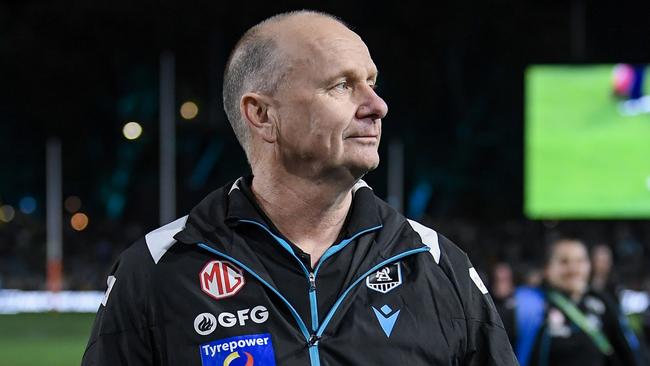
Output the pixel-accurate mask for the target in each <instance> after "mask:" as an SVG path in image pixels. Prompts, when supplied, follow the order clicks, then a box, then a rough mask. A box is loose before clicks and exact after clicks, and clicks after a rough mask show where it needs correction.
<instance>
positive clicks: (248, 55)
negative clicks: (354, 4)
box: [223, 10, 349, 162]
mask: <svg viewBox="0 0 650 366" xmlns="http://www.w3.org/2000/svg"><path fill="white" fill-rule="evenodd" d="M295 15H317V16H322V17H326V18H329V19H332V20H335V21H337V22H339V23H340V24H342V25H343V26H345V27H348V26H347V24H345V23H344V22H343V21H341V20H340V19H339V18H337V17H335V16H334V15H331V14H327V13H322V12H318V11H313V10H297V11H291V12H286V13H281V14H277V15H274V16H272V17H270V18H268V19H266V20H264V21H262V22H260V23H258V24H256V25H255V26H253V27H252V28H250V29H249V30H248V31H246V33H244V35H243V36H242V37H241V39H240V40H239V41H238V42H237V44H236V45H235V48H234V49H233V51H232V53H231V54H230V57H229V58H228V62H227V63H226V69H225V72H224V77H223V107H224V110H225V111H226V115H227V116H228V121H230V125H231V126H232V129H233V131H234V132H235V136H236V137H237V140H238V141H239V143H240V145H241V146H242V148H243V149H244V152H245V153H246V157H247V158H248V160H249V162H250V159H251V157H250V146H249V145H250V130H249V129H248V125H247V123H246V121H245V120H244V118H243V116H242V115H241V111H240V109H239V103H240V100H241V97H242V95H244V94H245V93H247V92H250V91H255V92H259V93H262V94H268V95H272V94H273V93H275V92H276V91H277V89H278V87H279V86H280V85H281V83H282V81H283V79H284V76H286V74H287V71H288V69H289V66H290V62H289V61H290V60H288V58H287V56H286V55H284V54H282V52H281V51H280V49H279V47H278V43H277V41H276V40H275V38H274V36H273V35H272V34H264V27H265V26H266V25H267V24H270V23H276V22H279V21H281V20H284V19H286V18H288V17H291V16H295ZM348 28H349V27H348ZM267 33H269V32H267Z"/></svg>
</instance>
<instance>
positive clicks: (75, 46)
mask: <svg viewBox="0 0 650 366" xmlns="http://www.w3.org/2000/svg"><path fill="white" fill-rule="evenodd" d="M424 4H425V2H416V1H408V0H407V1H394V2H389V3H379V2H345V3H344V2H341V1H319V2H313V3H308V2H291V1H276V2H257V1H251V2H223V1H213V2H197V1H168V2H150V1H123V0H119V1H110V2H96V1H47V2H46V1H44V2H38V1H15V2H0V162H1V163H0V204H5V203H6V204H11V205H13V206H14V207H15V206H17V205H18V202H19V200H20V199H21V198H22V197H24V196H26V195H31V196H34V197H35V198H36V201H37V210H36V212H34V213H33V214H31V215H24V214H21V213H20V212H18V211H17V213H16V218H15V219H14V221H12V222H11V223H9V224H3V223H0V272H1V273H0V274H2V275H3V276H4V281H5V283H4V284H5V285H6V286H10V285H15V286H20V287H27V288H32V287H41V286H42V278H43V274H44V268H45V267H44V253H45V249H44V248H45V246H44V212H45V211H44V209H45V207H44V199H45V142H46V140H47V138H49V137H53V136H55V137H59V138H60V139H61V141H62V148H63V169H64V170H63V195H64V197H67V196H69V195H76V196H79V197H80V198H81V199H82V202H83V205H82V211H83V212H85V213H87V214H88V216H89V217H90V224H89V226H88V228H87V229H86V230H84V231H82V232H75V231H73V230H72V229H71V228H70V227H69V225H68V226H66V228H65V229H64V246H65V247H64V248H65V249H64V253H65V262H64V267H65V268H66V273H67V274H68V278H67V280H68V282H67V286H68V287H69V288H93V287H97V288H101V287H102V282H103V278H104V277H103V274H104V273H103V272H102V270H103V269H104V268H106V267H107V266H108V265H109V264H110V262H111V261H112V260H113V259H114V257H115V255H116V253H119V251H121V250H122V249H123V248H124V247H125V246H126V245H128V244H129V243H130V242H132V241H133V240H135V239H137V238H138V237H139V236H141V235H143V234H144V233H146V232H148V231H150V230H152V229H154V228H155V227H157V226H158V224H159V223H158V148H159V139H158V132H159V131H158V66H159V56H160V54H161V52H163V51H165V50H169V51H172V52H173V53H174V54H175V59H176V100H177V106H180V104H181V103H182V102H184V101H186V100H192V101H195V102H196V103H197V104H198V106H199V108H200V110H199V115H198V117H197V118H196V119H194V120H192V121H185V120H183V119H181V118H180V116H177V125H176V131H177V197H178V200H177V216H182V215H185V214H186V213H187V211H188V210H189V209H190V208H191V207H192V206H193V205H194V204H196V203H197V202H198V201H199V200H200V199H201V198H202V197H203V196H205V195H206V194H207V193H208V192H210V191H212V190H213V189H215V188H217V187H219V186H221V185H223V184H225V183H226V182H228V181H229V180H232V179H234V178H236V177H238V176H240V175H242V174H245V173H246V172H247V171H248V169H247V166H246V162H245V159H244V154H243V152H242V151H241V149H240V148H239V146H238V144H237V142H236V140H235V138H234V135H233V133H232V131H231V129H230V126H229V124H228V122H227V120H226V117H225V114H224V112H223V108H222V105H221V83H222V72H223V68H224V65H225V61H226V58H227V56H228V53H229V51H230V49H231V48H232V47H233V46H234V44H235V42H236V41H237V39H238V38H239V37H240V36H241V35H242V34H243V32H245V30H246V29H248V28H249V27H250V26H252V25H254V24H256V23H257V22H259V21H261V20H262V19H264V18H266V17H268V16H271V15H273V14H276V13H279V12H283V11H287V10H295V9H301V8H308V9H315V10H322V11H326V12H330V13H332V14H335V15H337V16H339V17H341V18H342V20H344V21H345V22H347V23H348V24H350V25H351V27H352V28H353V29H354V30H355V31H356V32H357V33H359V35H360V36H361V37H362V38H363V39H364V40H365V42H366V44H367V45H368V47H369V49H370V51H371V54H372V56H373V59H374V61H375V63H376V64H377V65H378V67H379V69H380V80H379V94H380V95H381V96H382V97H383V98H384V99H385V100H386V102H387V103H388V105H389V114H388V117H387V118H386V119H385V120H384V133H383V139H382V143H383V145H382V147H381V156H382V159H383V162H384V163H383V165H380V168H379V169H377V170H376V171H375V172H372V173H370V174H369V175H368V176H367V179H366V180H367V181H368V182H369V183H370V185H371V186H373V188H374V189H375V191H376V193H377V194H378V195H379V196H380V197H385V196H386V180H387V164H386V156H387V154H386V153H387V146H388V143H389V141H391V140H393V139H399V140H401V141H402V142H403V143H404V146H405V177H404V179H405V197H406V198H407V199H408V197H409V194H410V193H411V192H412V190H413V189H414V187H416V186H417V185H418V184H421V183H426V184H429V185H430V186H431V187H432V189H433V191H432V196H431V199H430V200H429V202H428V204H427V206H426V212H425V215H424V216H423V217H420V218H419V219H421V220H423V221H424V222H426V223H429V224H431V225H434V227H435V228H436V229H438V230H439V231H441V232H442V233H445V234H447V235H448V236H450V237H451V238H452V239H453V240H455V241H457V242H458V243H459V244H460V245H461V247H463V248H465V249H467V250H468V251H470V253H475V254H474V255H472V257H473V259H474V260H475V261H478V262H484V263H485V264H486V265H488V264H489V263H491V262H494V261H496V260H501V259H509V260H512V261H517V260H520V259H526V258H531V257H535V256H536V253H538V250H537V249H538V248H539V246H540V245H541V243H542V242H543V241H544V238H545V237H546V236H548V233H549V232H550V231H557V230H563V231H566V232H571V233H576V234H578V235H581V236H583V237H585V238H586V239H587V240H588V241H590V242H598V241H604V242H609V243H611V245H613V246H614V248H615V249H616V248H618V246H621V248H622V249H620V250H617V251H616V254H617V256H618V257H619V258H622V257H625V256H626V255H627V256H630V255H631V256H632V257H634V256H637V257H638V255H639V254H642V255H641V258H643V255H645V254H644V253H647V250H648V240H647V239H648V238H650V229H649V228H648V224H647V222H646V221H642V220H637V221H598V222H594V221H587V222H576V221H572V222H556V221H544V222H542V221H528V220H526V218H524V217H523V213H522V211H523V210H522V208H523V133H524V105H523V101H524V95H523V92H524V70H525V68H526V66H527V65H530V64H535V63H615V62H648V61H649V60H650V21H648V11H647V10H648V7H647V6H646V5H642V4H643V3H642V2H627V3H621V2H616V3H614V2H609V3H600V2H588V1H586V0H573V1H566V0H565V1H559V0H557V1H556V0H553V1H541V0H537V1H532V0H531V1H502V0H496V1H481V2H479V1H454V2H440V3H438V2H426V4H427V5H429V6H425V5H424ZM127 121H138V122H140V123H141V124H142V125H143V127H144V133H143V136H142V137H141V138H140V139H138V140H135V141H127V140H125V139H124V137H123V136H122V132H121V130H122V126H123V125H124V123H125V122H127ZM649 143H650V142H649ZM206 156H213V157H215V158H214V159H213V162H212V163H211V164H210V171H209V172H210V174H209V175H208V177H207V179H205V180H201V179H197V178H196V176H195V175H196V169H197V164H198V163H199V161H201V159H202V158H205V157H206ZM115 197H118V198H119V200H118V201H119V202H122V205H119V204H118V205H117V206H118V207H117V208H118V209H115V207H114V206H113V208H110V207H109V206H111V205H109V202H110V201H111V199H112V198H115ZM405 204H406V205H407V206H406V209H407V210H408V209H409V207H408V200H407V201H406V202H405ZM66 215H68V214H66ZM69 217H70V216H69V215H68V216H66V218H67V219H69ZM65 222H66V221H64V223H65ZM628 239H630V240H631V241H632V242H635V243H636V244H634V245H632V247H630V246H629V245H628V244H629V242H630V240H628ZM621 243H623V244H621ZM625 243H628V244H625ZM476 248H478V250H479V252H476V251H475V252H471V250H476ZM629 248H633V249H634V248H636V249H634V250H632V249H629ZM481 250H482V252H481ZM630 250H631V252H630ZM626 253H628V254H626ZM629 253H632V254H629ZM476 257H479V258H476ZM632 257H629V258H632ZM475 258H476V259H475ZM98 266H99V268H102V270H98ZM639 266H643V265H642V264H639ZM1 286H2V283H0V287H1Z"/></svg>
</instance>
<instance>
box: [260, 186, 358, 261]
mask: <svg viewBox="0 0 650 366" xmlns="http://www.w3.org/2000/svg"><path fill="white" fill-rule="evenodd" d="M351 189H352V184H350V185H342V184H340V183H339V184H335V183H331V182H326V181H323V182H314V181H313V180H310V179H306V178H302V177H297V176H294V175H290V174H284V175H282V176H278V174H277V173H276V174H260V175H255V176H254V177H253V183H252V185H251V191H252V192H253V195H254V196H255V198H256V199H257V201H258V203H259V205H260V206H261V208H262V209H263V210H264V212H265V213H266V215H267V216H268V217H269V219H271V221H272V222H273V224H274V225H275V226H276V227H277V228H278V230H280V232H281V233H282V234H283V235H284V236H286V237H287V239H289V240H291V242H293V243H294V244H295V245H297V246H298V247H299V248H300V249H302V250H303V251H304V252H306V253H308V254H309V255H310V256H311V262H312V263H311V264H312V267H313V266H315V265H316V263H318V261H319V260H320V257H321V256H322V255H323V253H324V252H325V251H326V250H327V248H329V247H330V246H331V245H332V243H333V242H334V240H336V238H337V237H338V235H339V233H340V232H341V229H342V228H343V224H344V223H345V218H346V216H347V213H348V210H349V209H350V206H351V203H352V193H351Z"/></svg>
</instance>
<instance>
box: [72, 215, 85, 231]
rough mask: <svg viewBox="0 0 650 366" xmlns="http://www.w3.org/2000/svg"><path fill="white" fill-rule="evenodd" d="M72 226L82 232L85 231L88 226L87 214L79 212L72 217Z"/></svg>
mask: <svg viewBox="0 0 650 366" xmlns="http://www.w3.org/2000/svg"><path fill="white" fill-rule="evenodd" d="M70 225H71V226H72V228H73V229H75V230H77V231H81V230H83V229H85V228H86V226H88V216H86V214H85V213H83V212H77V213H76V214H74V215H72V218H71V219H70Z"/></svg>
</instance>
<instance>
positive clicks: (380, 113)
mask: <svg viewBox="0 0 650 366" xmlns="http://www.w3.org/2000/svg"><path fill="white" fill-rule="evenodd" d="M362 95H363V97H362V100H361V105H360V106H359V108H358V109H357V115H356V117H357V118H358V119H365V118H370V119H372V120H376V119H382V118H384V117H386V114H388V105H387V104H386V102H384V100H383V99H381V97H380V96H379V95H377V93H376V92H375V90H374V89H373V88H371V87H370V86H369V85H366V86H365V87H364V88H363V91H362Z"/></svg>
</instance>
